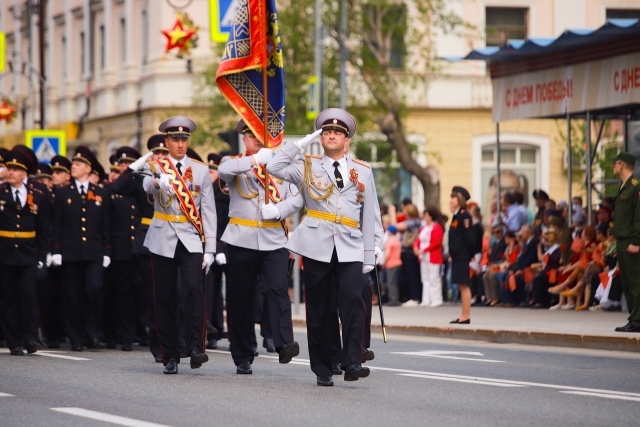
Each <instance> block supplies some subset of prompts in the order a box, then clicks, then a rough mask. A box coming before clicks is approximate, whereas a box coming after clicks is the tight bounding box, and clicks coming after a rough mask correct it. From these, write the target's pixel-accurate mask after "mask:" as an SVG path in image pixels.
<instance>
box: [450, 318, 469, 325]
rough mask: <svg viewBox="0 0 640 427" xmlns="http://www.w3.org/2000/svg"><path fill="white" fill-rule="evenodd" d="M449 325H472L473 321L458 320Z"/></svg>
mask: <svg viewBox="0 0 640 427" xmlns="http://www.w3.org/2000/svg"><path fill="white" fill-rule="evenodd" d="M449 323H450V324H457V325H470V324H471V319H467V320H460V319H456V320H452V321H451V322H449Z"/></svg>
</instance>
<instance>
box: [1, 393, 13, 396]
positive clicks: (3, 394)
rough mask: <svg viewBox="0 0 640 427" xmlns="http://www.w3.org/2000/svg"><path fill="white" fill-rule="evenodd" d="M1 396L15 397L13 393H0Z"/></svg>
mask: <svg viewBox="0 0 640 427" xmlns="http://www.w3.org/2000/svg"><path fill="white" fill-rule="evenodd" d="M0 397H14V396H13V394H9V393H0Z"/></svg>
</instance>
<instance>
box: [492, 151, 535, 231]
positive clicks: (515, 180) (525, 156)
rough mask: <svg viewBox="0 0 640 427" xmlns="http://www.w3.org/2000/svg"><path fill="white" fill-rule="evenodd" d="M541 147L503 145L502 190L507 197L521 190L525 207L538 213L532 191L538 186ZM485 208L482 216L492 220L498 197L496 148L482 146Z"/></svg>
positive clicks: (501, 158)
mask: <svg viewBox="0 0 640 427" xmlns="http://www.w3.org/2000/svg"><path fill="white" fill-rule="evenodd" d="M538 153H539V149H538V147H535V146H531V145H515V144H500V190H501V193H502V194H504V193H505V192H506V191H510V190H520V191H522V193H523V195H524V205H525V206H526V207H527V208H528V209H529V210H530V211H531V212H534V211H535V200H534V199H533V198H532V197H531V191H532V189H533V188H536V187H537V186H538V175H539V171H538V158H539V154H538ZM481 168H482V169H481V181H482V184H481V194H482V195H481V203H480V204H481V206H482V210H483V211H482V214H483V217H484V219H485V220H486V221H489V218H490V216H491V213H490V211H489V209H490V206H491V201H492V200H494V199H495V198H496V188H497V183H496V146H495V144H489V145H485V146H483V147H482V165H481Z"/></svg>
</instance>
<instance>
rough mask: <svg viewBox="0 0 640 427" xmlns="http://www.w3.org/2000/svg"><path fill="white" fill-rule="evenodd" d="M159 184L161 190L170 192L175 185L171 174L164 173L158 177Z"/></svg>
mask: <svg viewBox="0 0 640 427" xmlns="http://www.w3.org/2000/svg"><path fill="white" fill-rule="evenodd" d="M158 185H159V186H160V189H161V190H167V191H169V192H170V193H173V185H172V184H171V175H169V174H166V173H163V174H162V175H160V178H158Z"/></svg>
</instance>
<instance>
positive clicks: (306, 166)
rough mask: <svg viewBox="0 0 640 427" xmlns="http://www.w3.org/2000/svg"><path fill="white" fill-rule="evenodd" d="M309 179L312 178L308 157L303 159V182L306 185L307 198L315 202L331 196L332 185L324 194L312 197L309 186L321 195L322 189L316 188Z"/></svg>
mask: <svg viewBox="0 0 640 427" xmlns="http://www.w3.org/2000/svg"><path fill="white" fill-rule="evenodd" d="M311 178H312V176H311V158H310V157H305V159H304V180H305V182H306V183H307V193H309V197H311V198H312V199H313V200H316V201H318V200H325V199H328V198H329V197H330V196H331V194H332V193H333V188H334V185H333V184H331V185H330V186H329V188H327V191H326V193H324V194H323V195H321V196H314V195H313V194H312V193H311V186H313V188H315V189H316V190H317V191H318V192H319V193H321V194H322V191H323V189H322V188H320V187H318V186H317V185H315V184H314V183H313V180H312V179H311ZM303 185H304V184H303Z"/></svg>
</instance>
